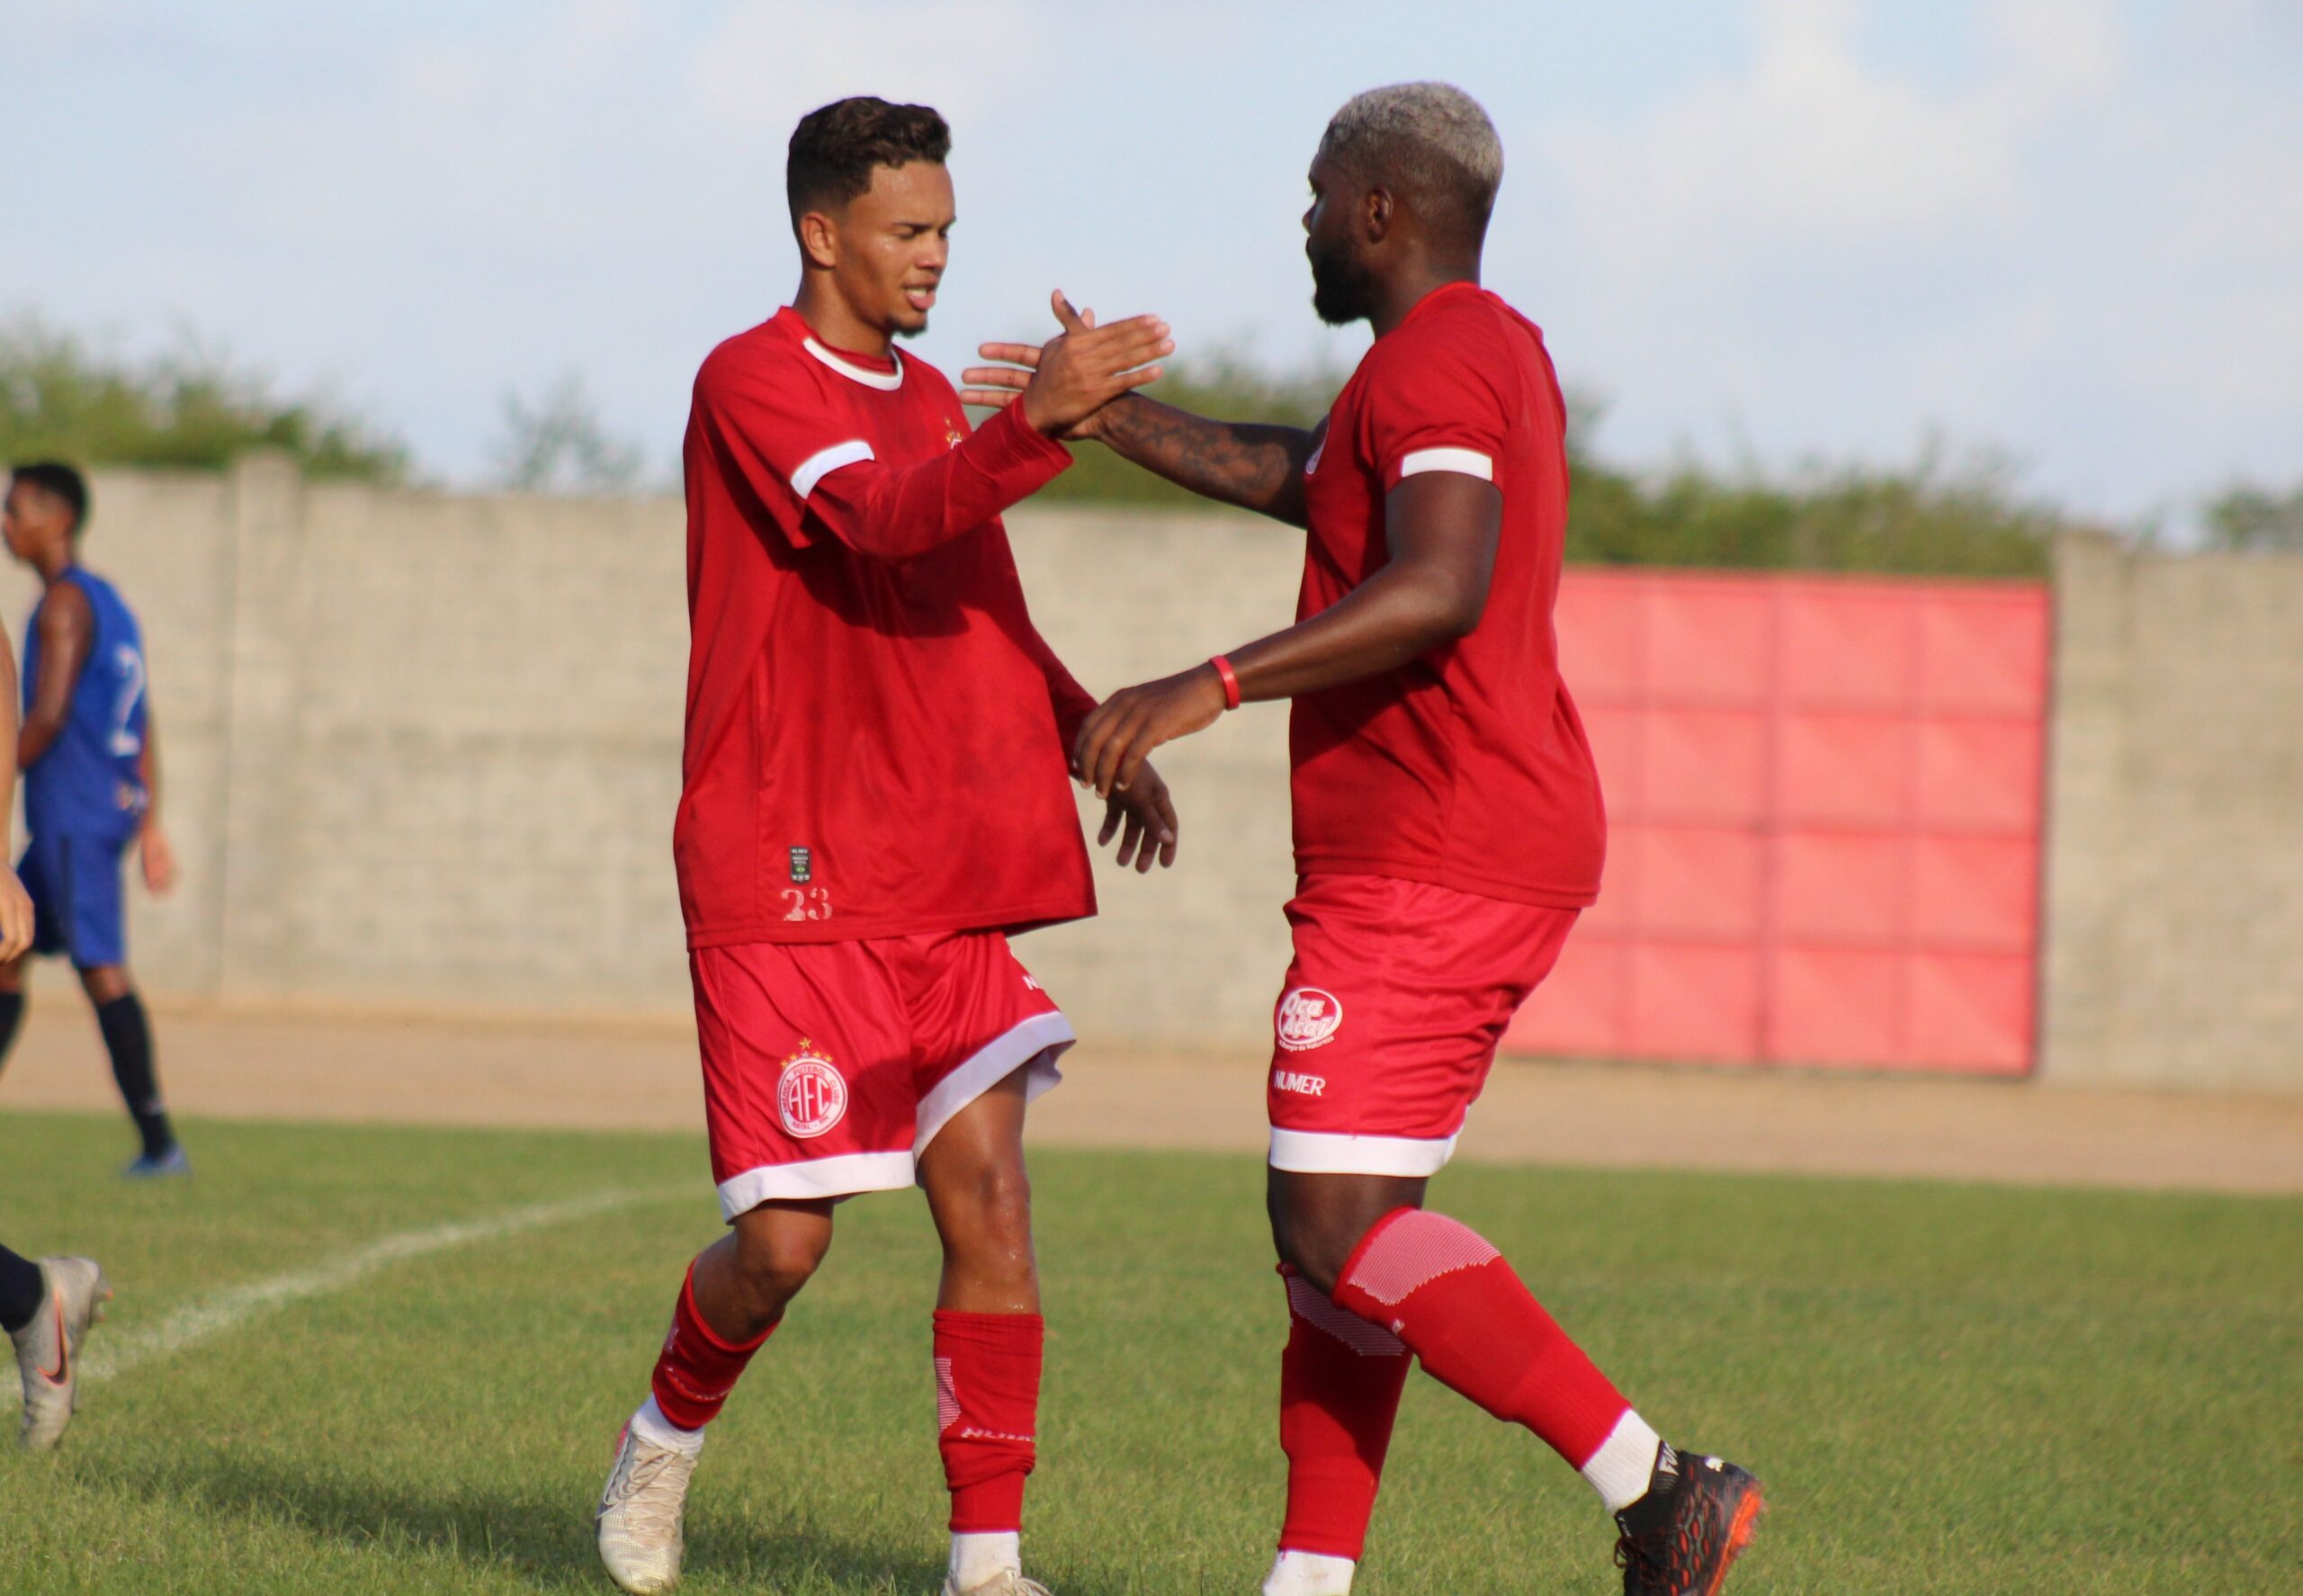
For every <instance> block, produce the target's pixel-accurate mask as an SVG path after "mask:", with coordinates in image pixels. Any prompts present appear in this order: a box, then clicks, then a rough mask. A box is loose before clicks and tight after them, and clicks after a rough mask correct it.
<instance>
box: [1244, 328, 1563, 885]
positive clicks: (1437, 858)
mask: <svg viewBox="0 0 2303 1596" xmlns="http://www.w3.org/2000/svg"><path fill="white" fill-rule="evenodd" d="M1565 437H1566V412H1565V407H1564V404H1563V403H1562V401H1561V399H1560V392H1559V384H1558V381H1557V379H1556V378H1555V376H1554V375H1553V373H1552V368H1551V359H1550V357H1549V356H1548V355H1547V354H1546V353H1545V351H1544V344H1543V334H1542V333H1541V332H1540V331H1539V330H1538V329H1537V327H1536V326H1535V324H1534V323H1533V322H1531V321H1528V319H1527V318H1525V317H1523V316H1521V315H1520V314H1519V312H1518V311H1516V310H1514V309H1511V307H1510V306H1509V305H1507V304H1505V303H1504V302H1503V300H1501V299H1500V298H1498V297H1497V296H1496V295H1494V294H1492V293H1490V292H1488V291H1485V290H1484V289H1482V288H1480V287H1478V286H1477V285H1476V284H1473V283H1468V282H1464V283H1451V284H1449V285H1447V287H1444V288H1441V289H1438V290H1436V291H1433V292H1432V293H1430V294H1429V295H1427V296H1425V298H1424V299H1423V300H1421V301H1420V303H1418V304H1417V306H1416V307H1415V309H1413V310H1411V311H1410V312H1409V313H1408V316H1407V318H1406V319H1405V320H1404V321H1402V323H1401V324H1400V325H1399V326H1398V327H1394V328H1393V329H1392V331H1390V332H1389V333H1386V334H1385V335H1384V336H1382V337H1380V338H1378V339H1377V340H1376V343H1375V345H1374V346H1373V347H1372V348H1370V349H1369V350H1368V351H1367V354H1366V356H1365V357H1364V358H1362V359H1361V361H1360V363H1359V368H1358V370H1357V371H1356V372H1353V373H1352V375H1351V380H1350V381H1349V382H1347V383H1346V384H1345V385H1344V389H1343V391H1342V393H1341V394H1340V395H1338V396H1337V399H1336V402H1335V407H1334V408H1333V409H1332V410H1331V411H1330V412H1329V414H1328V424H1327V433H1326V435H1325V436H1324V437H1323V438H1322V440H1321V442H1320V445H1319V447H1318V449H1317V450H1316V452H1315V453H1313V456H1312V460H1311V462H1310V464H1309V466H1308V467H1307V468H1306V471H1307V477H1306V481H1305V488H1306V490H1307V495H1308V507H1309V512H1310V516H1309V519H1310V524H1311V534H1310V538H1309V541H1308V543H1307V546H1306V549H1305V553H1304V587H1303V593H1302V597H1301V599H1300V601H1299V603H1298V606H1297V611H1296V614H1297V618H1298V619H1299V620H1301V619H1306V618H1308V617H1310V616H1312V615H1315V614H1319V613H1320V612H1321V611H1322V610H1324V609H1326V608H1327V607H1328V606H1329V605H1332V604H1334V603H1335V602H1336V601H1337V600H1338V599H1340V598H1341V597H1342V596H1344V595H1345V594H1347V593H1349V592H1350V591H1351V590H1352V589H1353V588H1354V587H1358V585H1359V584H1360V583H1362V582H1364V581H1366V580H1367V578H1369V577H1371V576H1373V575H1374V574H1375V573H1376V571H1377V570H1379V569H1382V568H1383V566H1384V562H1385V561H1386V560H1387V559H1388V558H1389V548H1388V544H1387V542H1386V541H1385V533H1384V496H1385V495H1386V494H1388V493H1389V492H1390V491H1391V490H1392V489H1393V488H1395V487H1397V486H1398V485H1399V482H1400V480H1401V479H1402V478H1403V477H1408V476H1412V475H1414V474H1415V473H1417V472H1419V471H1462V472H1465V473H1466V474H1468V475H1471V476H1475V477H1482V478H1485V479H1486V480H1490V481H1492V482H1493V483H1494V484H1495V486H1496V487H1497V489H1500V490H1501V493H1502V496H1503V525H1502V532H1501V538H1500V540H1499V542H1498V545H1497V548H1496V554H1495V574H1494V578H1493V580H1492V583H1491V584H1490V586H1489V588H1488V596H1487V607H1486V610H1485V611H1484V613H1483V614H1482V615H1481V617H1480V622H1479V624H1478V626H1477V627H1476V628H1474V630H1473V631H1472V632H1471V633H1470V635H1468V636H1466V637H1463V638H1460V639H1458V640H1456V641H1454V642H1450V643H1447V644H1445V645H1443V646H1442V647H1440V648H1438V649H1435V650H1432V651H1431V652H1429V653H1428V654H1426V655H1424V656H1423V657H1422V658H1421V659H1416V660H1414V661H1412V662H1411V663H1410V664H1408V665H1405V666H1402V667H1401V668H1399V669H1397V670H1393V671H1388V672H1386V673H1384V674H1383V675H1381V676H1376V677H1368V678H1367V679H1366V680H1364V681H1358V682H1352V683H1349V684H1347V685H1345V686H1340V687H1333V688H1330V689H1328V690H1326V691H1324V692H1320V693H1313V694H1307V695H1304V696H1303V697H1300V698H1298V699H1297V700H1296V701H1295V713H1294V718H1293V722H1292V723H1291V730H1290V739H1289V740H1290V747H1291V749H1292V752H1293V754H1294V761H1295V858H1296V865H1297V868H1298V869H1299V870H1301V871H1303V872H1304V874H1370V875H1391V876H1398V877H1402V878H1403V879H1405V880H1409V881H1421V882H1429V883H1434V884H1435V885H1438V886H1443V887H1450V888H1453V889H1455V890H1456V891H1458V892H1475V893H1479V894H1482V895H1484V896H1487V897H1491V898H1504V899H1510V900H1513V901H1519V902H1524V903H1537V904H1546V905H1550V906H1553V907H1557V908H1563V909H1573V908H1579V907H1581V906H1582V905H1584V904H1587V903H1590V902H1591V901H1594V900H1595V899H1596V898H1597V897H1598V896H1599V891H1600V863H1601V860H1602V858H1603V856H1604V855H1605V852H1606V838H1607V822H1606V819H1605V816H1604V813H1603V811H1602V810H1601V807H1600V780H1599V773H1598V772H1597V770H1596V769H1595V768H1594V767H1593V766H1592V763H1591V746H1590V745H1589V743H1587V742H1586V741H1585V740H1584V736H1583V724H1582V720H1581V719H1580V718H1579V717H1578V716H1577V714H1576V713H1575V704H1574V702H1573V700H1572V699H1570V698H1569V697H1568V695H1567V686H1566V684H1565V683H1564V682H1563V681H1561V680H1560V675H1559V649H1558V643H1557V640H1556V637H1555V633H1554V632H1553V629H1552V608H1553V605H1554V603H1555V600H1556V599H1557V597H1558V594H1559V568H1560V558H1561V553H1562V551H1563V549H1564V542H1565V537H1566V528H1567V453H1566V444H1565Z"/></svg>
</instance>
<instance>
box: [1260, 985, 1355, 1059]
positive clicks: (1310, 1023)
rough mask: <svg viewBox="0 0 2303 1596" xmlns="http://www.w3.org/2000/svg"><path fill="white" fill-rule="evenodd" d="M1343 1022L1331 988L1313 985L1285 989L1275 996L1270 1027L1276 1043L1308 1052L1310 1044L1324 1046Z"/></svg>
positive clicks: (1301, 1051)
mask: <svg viewBox="0 0 2303 1596" xmlns="http://www.w3.org/2000/svg"><path fill="white" fill-rule="evenodd" d="M1342 1025H1343V1005H1342V1004H1341V1003H1340V1002H1338V1001H1337V1000H1336V995H1335V994H1334V993H1333V992H1331V991H1322V990H1321V989H1320V988H1318V987H1315V986H1298V987H1291V988H1289V989H1288V991H1287V992H1286V995H1285V996H1283V997H1282V998H1281V999H1280V1000H1279V1010H1278V1012H1277V1013H1276V1014H1274V1015H1273V1016H1272V1028H1273V1029H1274V1030H1275V1031H1277V1033H1278V1035H1279V1045H1280V1046H1282V1047H1283V1048H1285V1049H1286V1050H1287V1051H1288V1052H1289V1053H1309V1052H1311V1051H1312V1049H1313V1048H1314V1047H1325V1046H1326V1045H1328V1044H1329V1043H1330V1042H1331V1041H1333V1040H1334V1039H1335V1034H1336V1032H1337V1031H1338V1030H1339V1029H1340V1028H1341V1027H1342Z"/></svg>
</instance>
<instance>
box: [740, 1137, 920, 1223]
mask: <svg viewBox="0 0 2303 1596" xmlns="http://www.w3.org/2000/svg"><path fill="white" fill-rule="evenodd" d="M911 1181H912V1170H911V1154H910V1153H909V1152H843V1153H839V1154H838V1155H836V1156H834V1157H831V1158H811V1159H807V1160H804V1161H802V1162H799V1163H793V1164H763V1165H761V1166H760V1167H759V1168H758V1169H757V1170H745V1171H744V1172H743V1173H742V1174H740V1175H731V1176H730V1177H729V1178H728V1179H725V1180H722V1181H721V1182H720V1216H721V1218H722V1219H725V1220H727V1221H728V1222H729V1223H730V1224H733V1223H734V1222H735V1218H736V1215H739V1214H743V1213H747V1212H748V1211H749V1210H751V1209H753V1208H757V1207H758V1206H760V1205H761V1204H762V1203H769V1202H793V1201H800V1200H804V1199H808V1198H815V1197H854V1196H856V1194H857V1193H858V1192H865V1191H901V1190H902V1189H903V1188H905V1187H907V1186H910V1184H911Z"/></svg>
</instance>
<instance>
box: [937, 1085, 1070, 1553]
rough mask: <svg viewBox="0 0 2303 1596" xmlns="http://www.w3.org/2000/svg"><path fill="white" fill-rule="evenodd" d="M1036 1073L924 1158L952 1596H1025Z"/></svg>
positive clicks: (1035, 1333) (1034, 1384) (1003, 1089)
mask: <svg viewBox="0 0 2303 1596" xmlns="http://www.w3.org/2000/svg"><path fill="white" fill-rule="evenodd" d="M1028 1071H1029V1066H1026V1068H1025V1069H1019V1070H1017V1071H1015V1073H1013V1074H1011V1075H1009V1076H1008V1078H1007V1079H1006V1080H1002V1081H1001V1082H1000V1083H999V1085H998V1086H996V1087H994V1088H992V1089H990V1091H988V1092H986V1093H984V1094H983V1096H981V1097H980V1098H977V1099H976V1100H975V1101H974V1102H972V1103H971V1104H969V1105H968V1106H967V1107H965V1108H963V1109H962V1110H960V1112H959V1113H957V1114H956V1115H954V1116H953V1117H952V1119H951V1121H950V1123H949V1124H947V1125H945V1126H944V1128H943V1129H942V1130H941V1131H939V1132H937V1133H936V1139H935V1141H933V1142H932V1143H929V1144H928V1145H927V1148H926V1150H925V1151H923V1152H921V1153H920V1155H919V1181H920V1185H921V1186H922V1187H923V1188H926V1190H927V1206H928V1210H929V1212H930V1213H931V1214H932V1215H934V1216H935V1220H936V1233H937V1234H938V1235H939V1236H941V1237H942V1238H943V1242H944V1276H943V1283H942V1287H941V1288H940V1289H939V1290H938V1292H937V1293H936V1344H935V1362H936V1432H937V1441H936V1444H937V1448H938V1449H939V1450H940V1451H941V1452H942V1453H943V1457H944V1477H945V1484H946V1485H947V1486H949V1488H950V1490H951V1493H952V1519H951V1527H952V1556H951V1564H950V1571H949V1574H948V1575H947V1576H946V1578H945V1585H944V1589H945V1592H946V1596H975V1593H978V1592H981V1593H982V1596H1022V1593H1024V1592H1042V1593H1043V1596H1044V1587H1042V1586H1040V1585H1039V1584H1037V1583H1035V1582H1033V1581H1030V1580H1027V1579H1025V1578H1024V1577H1023V1573H1022V1556H1021V1552H1020V1538H1021V1533H1022V1529H1023V1514H1024V1480H1025V1476H1026V1475H1029V1474H1030V1473H1031V1472H1032V1465H1033V1462H1034V1460H1035V1443H1034V1435H1035V1430H1036V1429H1037V1425H1038V1421H1039V1394H1040V1352H1041V1346H1042V1341H1043V1336H1044V1331H1043V1324H1042V1321H1041V1318H1040V1287H1039V1270H1038V1267H1037V1265H1036V1264H1035V1261H1034V1260H1033V1257H1032V1193H1031V1182H1030V1180H1029V1179H1028V1177H1027V1176H1026V1173H1025V1169H1024V1098H1025V1082H1026V1079H1027V1075H1028Z"/></svg>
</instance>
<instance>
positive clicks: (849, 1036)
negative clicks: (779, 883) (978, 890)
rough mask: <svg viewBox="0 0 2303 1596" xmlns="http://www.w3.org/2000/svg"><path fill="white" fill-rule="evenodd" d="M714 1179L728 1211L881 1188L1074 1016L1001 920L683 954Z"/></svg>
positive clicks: (911, 1167)
mask: <svg viewBox="0 0 2303 1596" xmlns="http://www.w3.org/2000/svg"><path fill="white" fill-rule="evenodd" d="M688 973H689V974H690V976H691V977H692V978H693V979H694V983H695V1028H696V1037H697V1040H698V1042H699V1043H700V1044H701V1045H702V1047H703V1116H704V1122H705V1125H707V1126H708V1128H709V1129H710V1132H711V1137H712V1179H714V1180H715V1181H717V1182H718V1183H719V1187H720V1208H721V1213H722V1214H724V1215H726V1216H727V1217H728V1218H730V1220H732V1219H734V1218H735V1216H736V1215H739V1214H741V1213H743V1212H744V1211H745V1210H746V1209H748V1208H750V1207H752V1206H756V1205H757V1204H759V1203H763V1202H766V1201H768V1200H769V1199H771V1198H779V1197H781V1198H793V1197H850V1196H853V1195H854V1194H856V1193H857V1192H861V1191H890V1190H893V1189H895V1188H899V1187H905V1186H910V1185H911V1184H912V1182H913V1180H914V1179H916V1175H917V1160H918V1158H919V1154H920V1152H922V1151H923V1150H924V1149H925V1148H926V1147H927V1143H930V1142H932V1141H934V1140H935V1139H936V1132H937V1131H940V1130H942V1129H943V1128H944V1126H945V1125H946V1124H948V1123H950V1121H951V1118H952V1116H954V1114H957V1113H958V1112H959V1111H960V1110H961V1109H963V1108H964V1107H967V1106H968V1105H969V1104H970V1103H972V1102H973V1101H975V1099H976V1098H980V1097H981V1096H982V1095H983V1094H984V1093H985V1092H986V1091H988V1090H990V1089H991V1088H992V1087H994V1086H997V1085H998V1084H999V1082H1000V1081H1002V1080H1006V1079H1007V1078H1008V1076H1009V1075H1010V1074H1013V1073H1014V1072H1015V1071H1017V1069H1018V1068H1020V1067H1022V1066H1024V1065H1026V1064H1028V1065H1030V1066H1031V1074H1030V1076H1029V1078H1028V1080H1027V1082H1026V1089H1027V1091H1028V1093H1029V1095H1030V1096H1033V1097H1037V1096H1038V1095H1039V1094H1040V1093H1041V1092H1043V1091H1044V1090H1046V1089H1048V1088H1049V1087H1051V1086H1053V1085H1054V1084H1055V1083H1056V1080H1058V1078H1059V1077H1058V1075H1057V1072H1056V1068H1055V1061H1056V1057H1057V1055H1058V1054H1062V1052H1063V1050H1064V1049H1065V1048H1067V1047H1070V1046H1071V1043H1072V1040H1073V1038H1072V1035H1071V1022H1070V1021H1069V1020H1067V1019H1065V1018H1063V1016H1062V1013H1061V1012H1060V1011H1059V1010H1058V1009H1056V1006H1055V1004H1054V1003H1053V1001H1051V1000H1049V998H1048V995H1047V994H1046V993H1045V992H1044V991H1041V990H1040V987H1039V983H1038V982H1035V981H1034V980H1033V979H1032V978H1031V976H1030V975H1029V974H1028V973H1026V971H1025V969H1024V967H1023V965H1021V964H1017V962H1016V955H1014V954H1012V953H1010V952H1008V939H1007V938H1006V937H1003V936H1001V935H1000V934H999V932H997V931H960V932H939V933H936V934H934V935H930V936H923V937H883V938H880V939H877V940H873V941H864V942H820V943H807V944H797V943H775V942H752V943H744V944H739V945H738V946H729V947H699V948H696V949H694V950H693V951H691V952H690V953H689V955H688Z"/></svg>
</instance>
